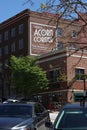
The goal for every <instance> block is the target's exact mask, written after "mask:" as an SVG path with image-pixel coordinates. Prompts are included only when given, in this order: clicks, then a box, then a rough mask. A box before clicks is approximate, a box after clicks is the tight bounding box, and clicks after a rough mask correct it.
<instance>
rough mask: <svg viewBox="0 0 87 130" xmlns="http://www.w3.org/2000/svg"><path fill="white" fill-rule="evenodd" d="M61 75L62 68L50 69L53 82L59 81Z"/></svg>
mask: <svg viewBox="0 0 87 130" xmlns="http://www.w3.org/2000/svg"><path fill="white" fill-rule="evenodd" d="M59 75H60V70H59V69H55V70H51V71H50V80H51V82H57V78H58V76H59Z"/></svg>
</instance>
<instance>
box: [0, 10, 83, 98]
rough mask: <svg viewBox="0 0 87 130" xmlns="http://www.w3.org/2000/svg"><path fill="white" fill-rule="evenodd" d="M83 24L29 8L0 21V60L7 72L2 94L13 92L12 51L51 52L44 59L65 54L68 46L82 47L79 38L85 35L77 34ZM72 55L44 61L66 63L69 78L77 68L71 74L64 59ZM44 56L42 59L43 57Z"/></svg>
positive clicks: (6, 95)
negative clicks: (11, 79)
mask: <svg viewBox="0 0 87 130" xmlns="http://www.w3.org/2000/svg"><path fill="white" fill-rule="evenodd" d="M69 24H70V26H69ZM80 28H81V27H80V24H78V22H77V21H75V22H72V24H71V21H70V20H67V19H62V18H61V19H59V15H54V14H50V13H47V12H44V13H38V12H33V11H30V10H28V9H26V10H24V11H23V12H20V13H19V14H17V15H15V16H13V17H11V18H9V19H8V20H6V21H4V22H2V23H0V64H1V72H2V75H3V76H2V78H1V80H0V87H1V89H0V90H1V92H0V93H1V94H0V95H1V96H2V97H8V96H10V95H11V87H12V86H10V85H9V79H8V77H9V76H8V75H9V73H8V68H6V67H5V65H6V64H9V58H10V56H11V55H15V56H17V57H19V56H26V55H32V56H37V55H41V57H44V55H47V57H44V58H45V59H44V60H46V59H47V60H48V61H50V60H49V59H50V58H49V57H50V56H51V57H52V58H51V59H53V58H54V57H56V56H57V55H60V57H61V55H65V54H67V53H66V52H67V51H64V52H62V51H61V49H64V48H66V47H67V46H68V47H69V48H72V49H73V50H74V49H77V48H78V47H79V45H80V43H79V45H78V44H77V42H78V41H80V40H81V37H79V36H77V32H78V31H79V30H80ZM54 53H55V55H54ZM57 53H58V54H57ZM49 54H50V55H49ZM52 54H53V55H52ZM48 55H49V56H48ZM77 57H78V56H77ZM69 58H70V57H69ZM69 58H67V57H62V59H61V58H59V59H58V61H57V60H56V62H55V63H54V62H53V63H47V62H46V63H43V64H46V66H48V65H47V64H49V66H50V67H52V64H55V65H53V66H56V64H57V62H58V64H60V65H59V67H61V66H62V65H65V66H63V69H64V70H63V71H64V73H65V74H66V75H67V76H69V78H70V76H71V78H72V77H73V75H74V74H73V71H72V72H71V75H70V74H68V73H69V72H68V69H67V67H69V66H68V65H69V64H63V62H64V61H65V63H66V61H67V60H71V59H69ZM78 58H79V57H78ZM40 60H42V58H41V59H40ZM44 60H42V61H44ZM51 62H52V61H51ZM73 62H74V61H73ZM38 63H39V62H38ZM68 63H69V61H68ZM70 63H71V62H70ZM40 65H41V67H43V68H44V69H45V70H46V68H47V67H46V68H45V66H43V65H42V64H40ZM80 66H81V65H80ZM84 68H85V67H84ZM46 71H47V70H46ZM47 73H48V71H47ZM51 75H52V74H51ZM47 76H48V78H49V74H47ZM69 78H67V79H68V80H71V78H70V79H69ZM66 84H67V85H68V81H67V82H65V83H64V86H65V87H66V86H67V85H66ZM9 86H10V87H9ZM51 86H52V85H51ZM56 86H57V85H56ZM52 89H54V88H52ZM61 89H62V88H61ZM12 94H13V93H12ZM64 99H65V98H64Z"/></svg>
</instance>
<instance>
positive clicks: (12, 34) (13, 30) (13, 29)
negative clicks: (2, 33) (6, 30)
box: [11, 28, 16, 37]
mask: <svg viewBox="0 0 87 130" xmlns="http://www.w3.org/2000/svg"><path fill="white" fill-rule="evenodd" d="M15 36H16V29H15V28H12V30H11V37H15Z"/></svg>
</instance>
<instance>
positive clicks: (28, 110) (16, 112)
mask: <svg viewBox="0 0 87 130" xmlns="http://www.w3.org/2000/svg"><path fill="white" fill-rule="evenodd" d="M31 114H32V107H31V106H24V105H23V106H22V105H4V106H0V116H31Z"/></svg>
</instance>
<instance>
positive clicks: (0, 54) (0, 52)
mask: <svg viewBox="0 0 87 130" xmlns="http://www.w3.org/2000/svg"><path fill="white" fill-rule="evenodd" d="M1 56H2V49H1V48H0V57H1Z"/></svg>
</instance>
